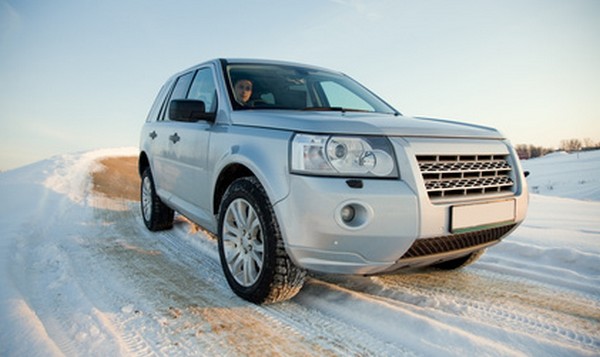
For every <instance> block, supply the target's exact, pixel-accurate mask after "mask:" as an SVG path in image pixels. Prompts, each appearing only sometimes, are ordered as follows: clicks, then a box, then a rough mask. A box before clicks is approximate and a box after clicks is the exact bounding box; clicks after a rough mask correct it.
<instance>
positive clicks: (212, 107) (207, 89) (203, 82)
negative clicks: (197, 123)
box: [187, 68, 217, 113]
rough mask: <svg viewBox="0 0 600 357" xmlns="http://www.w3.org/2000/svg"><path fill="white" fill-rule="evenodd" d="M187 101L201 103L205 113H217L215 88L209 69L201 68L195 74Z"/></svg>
mask: <svg viewBox="0 0 600 357" xmlns="http://www.w3.org/2000/svg"><path fill="white" fill-rule="evenodd" d="M187 99H195V100H201V101H203V102H204V108H206V113H215V112H216V111H217V88H216V87H215V82H214V80H213V74H212V70H211V69H210V68H202V69H200V70H198V72H196V76H195V77H194V81H193V82H192V86H191V87H190V91H189V93H188V95H187Z"/></svg>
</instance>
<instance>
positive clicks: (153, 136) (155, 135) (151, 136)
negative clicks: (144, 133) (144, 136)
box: [149, 130, 158, 140]
mask: <svg viewBox="0 0 600 357" xmlns="http://www.w3.org/2000/svg"><path fill="white" fill-rule="evenodd" d="M149 136H150V138H151V139H152V140H154V139H156V137H157V136H158V134H156V131H154V130H152V132H151V133H150V135H149Z"/></svg>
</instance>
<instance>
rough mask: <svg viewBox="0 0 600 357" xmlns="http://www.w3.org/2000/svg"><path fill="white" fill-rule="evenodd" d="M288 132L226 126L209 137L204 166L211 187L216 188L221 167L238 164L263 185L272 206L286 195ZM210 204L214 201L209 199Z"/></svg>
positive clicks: (289, 133)
mask: <svg viewBox="0 0 600 357" xmlns="http://www.w3.org/2000/svg"><path fill="white" fill-rule="evenodd" d="M291 136H292V133H291V132H288V131H281V130H270V129H262V128H251V127H237V126H227V127H225V128H222V130H218V131H215V132H214V133H213V134H212V135H211V138H210V155H209V160H210V162H209V164H208V167H210V168H213V170H214V171H213V172H212V173H211V176H210V177H211V185H212V186H211V187H213V188H214V187H216V186H217V184H218V180H219V177H220V175H221V173H222V172H223V170H225V169H226V168H227V167H229V166H231V165H242V166H244V167H245V168H247V169H248V170H249V171H251V172H252V173H253V174H254V176H256V178H257V179H258V180H259V181H260V183H261V184H262V185H263V187H264V188H265V191H266V192H267V195H268V196H269V200H270V201H271V204H272V205H275V204H276V203H277V202H279V201H281V200H282V199H284V198H285V197H286V196H287V195H289V191H290V184H289V159H288V149H289V142H290V138H291ZM213 205H214V202H213Z"/></svg>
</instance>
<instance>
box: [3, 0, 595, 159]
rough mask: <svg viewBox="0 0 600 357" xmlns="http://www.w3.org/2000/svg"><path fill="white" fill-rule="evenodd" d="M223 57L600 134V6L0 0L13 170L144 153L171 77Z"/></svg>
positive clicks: (574, 0) (506, 123) (553, 128)
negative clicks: (80, 156) (88, 155)
mask: <svg viewBox="0 0 600 357" xmlns="http://www.w3.org/2000/svg"><path fill="white" fill-rule="evenodd" d="M215 57H251V58H269V59H280V60H291V61H296V62H303V63H309V64H314V65H319V66H323V67H328V68H331V69H336V70H341V71H343V72H345V73H347V74H349V75H350V76H351V77H353V78H355V79H357V80H359V81H360V82H362V83H363V84H365V85H366V86H367V87H369V88H371V89H372V90H374V91H375V92H376V93H378V94H379V95H380V96H381V97H383V98H384V99H386V100H387V101H388V102H389V103H390V104H392V105H393V106H395V107H396V109H398V110H400V111H401V112H402V113H404V114H408V115H417V116H430V117H439V118H451V119H459V120H464V121H468V122H471V123H477V124H483V125H489V126H494V127H497V128H499V129H500V130H501V131H503V132H504V133H505V134H506V135H507V136H508V137H509V138H510V139H511V141H512V142H513V143H514V144H518V143H527V144H535V145H543V146H548V147H557V146H558V145H559V144H560V141H561V140H562V139H569V138H579V139H583V138H591V139H593V140H595V141H600V1H598V0H497V1H486V0H472V1H468V0H458V1H446V0H437V1H435V0H422V1H403V0H382V1H367V0H364V1H361V0H337V1H335V0H332V1H324V0H304V1H300V0H297V1H285V0H283V1H273V0H271V1H258V0H257V1H252V0H247V1H199V0H173V1H165V0H118V1H117V0H102V1H100V0H97V1H92V0H52V1H49V0H14V1H11V0H0V170H7V169H11V168H14V167H17V166H21V165H24V164H27V163H30V162H34V161H37V160H40V159H44V158H48V157H50V156H53V155H56V154H62V153H71V152H79V151H83V150H89V149H94V148H104V147H114V146H137V144H138V132H139V129H140V127H141V125H142V123H143V121H144V119H145V117H146V113H147V111H148V109H149V108H150V105H151V103H152V101H153V100H154V96H155V94H156V93H157V91H158V89H159V88H160V86H161V85H162V84H163V82H164V81H165V80H166V79H167V78H168V77H169V76H170V75H171V74H173V73H174V72H177V71H179V70H181V69H183V68H186V67H189V66H191V65H194V64H196V63H199V62H202V61H205V60H207V59H211V58H215Z"/></svg>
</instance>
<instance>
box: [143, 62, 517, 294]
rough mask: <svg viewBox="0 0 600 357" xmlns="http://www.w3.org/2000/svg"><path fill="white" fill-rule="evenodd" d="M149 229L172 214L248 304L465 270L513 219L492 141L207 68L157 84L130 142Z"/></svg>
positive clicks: (329, 94)
mask: <svg viewBox="0 0 600 357" xmlns="http://www.w3.org/2000/svg"><path fill="white" fill-rule="evenodd" d="M140 149H141V152H140V157H139V173H140V175H141V177H142V184H141V210H142V216H143V219H144V223H145V224H146V226H147V227H148V229H150V230H152V231H158V230H163V229H169V228H171V227H172V225H173V218H174V211H177V212H179V213H180V214H182V215H184V216H185V217H187V218H189V219H190V220H192V221H193V222H195V223H197V224H199V225H201V226H203V227H204V228H206V229H207V230H208V231H210V232H213V233H214V234H216V235H217V237H218V246H219V255H220V259H221V264H222V267H223V271H224V273H225V277H226V279H227V282H228V283H229V285H230V287H231V289H232V290H233V291H234V292H235V293H236V294H237V295H239V296H241V297H242V298H244V299H247V300H249V301H252V302H255V303H271V302H276V301H281V300H285V299H289V298H291V297H293V296H294V295H295V294H296V293H297V292H298V291H299V290H300V288H301V287H302V285H303V283H304V279H305V275H306V271H315V272H324V273H339V274H362V275H370V274H381V273H389V272H394V271H396V270H398V269H401V268H407V267H420V266H436V267H438V268H441V269H455V268H459V267H461V266H464V265H466V264H469V263H471V262H473V261H474V260H475V259H476V258H477V257H479V256H480V255H481V253H482V252H483V251H484V249H485V248H486V247H489V246H491V245H493V244H496V243H498V242H499V241H500V240H501V239H502V238H504V237H506V236H507V235H508V234H509V233H510V232H511V231H513V230H514V229H515V228H516V227H517V226H518V225H519V224H520V223H521V222H522V221H523V219H524V218H525V213H526V210H527V203H528V194H527V188H526V182H525V179H524V175H523V171H522V169H521V167H520V165H519V161H518V158H517V156H516V155H515V152H514V150H513V148H512V147H511V145H510V144H509V142H508V141H507V140H506V139H505V138H504V136H502V135H501V134H500V133H499V132H498V131H496V130H494V129H491V128H487V127H482V126H475V125H469V124H463V123H457V122H451V121H447V120H438V119H425V118H410V117H405V116H403V115H402V114H400V113H399V112H398V111H396V110H395V109H394V108H392V107H391V106H390V105H388V104H387V103H385V102H384V101H383V100H381V99H380V98H379V97H377V96H376V95H375V94H373V93H372V92H370V91H369V90H368V89H366V88H365V87H363V86H361V85H360V84H359V83H357V82H355V81H354V80H352V79H351V78H349V77H348V76H346V75H344V74H342V73H339V72H334V71H330V70H327V69H323V68H318V67H313V66H306V65H300V64H295V63H285V62H275V61H258V60H242V59H235V60H233V59H217V60H213V61H209V62H206V63H202V64H200V65H197V66H195V67H192V68H190V69H187V70H185V71H183V72H180V73H178V74H176V75H174V76H173V77H171V78H170V79H169V80H168V81H167V82H166V83H165V85H164V86H163V87H162V89H161V90H160V92H159V94H158V96H157V98H156V100H155V102H154V105H153V106H152V108H151V109H150V113H149V114H148V118H147V120H146V123H145V124H144V126H143V128H142V132H141V144H140Z"/></svg>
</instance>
